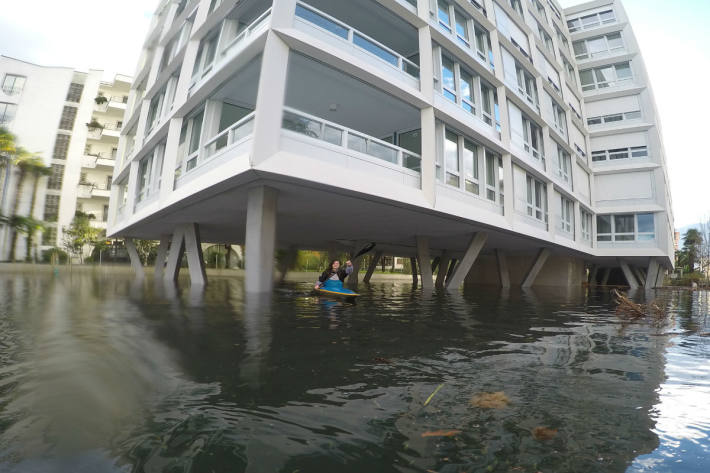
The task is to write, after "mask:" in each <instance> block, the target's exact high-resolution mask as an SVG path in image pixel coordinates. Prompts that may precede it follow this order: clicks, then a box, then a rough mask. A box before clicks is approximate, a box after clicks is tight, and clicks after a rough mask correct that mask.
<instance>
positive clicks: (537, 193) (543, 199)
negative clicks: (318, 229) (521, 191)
mask: <svg viewBox="0 0 710 473" xmlns="http://www.w3.org/2000/svg"><path fill="white" fill-rule="evenodd" d="M525 189H526V193H525V194H526V200H525V204H526V205H525V211H526V214H527V216H528V217H530V218H533V219H535V220H537V221H539V222H542V223H545V224H547V222H548V215H547V212H548V208H547V185H546V184H545V183H544V182H542V181H541V180H539V179H536V178H535V177H533V176H532V175H531V174H528V173H525ZM538 204H539V205H538Z"/></svg>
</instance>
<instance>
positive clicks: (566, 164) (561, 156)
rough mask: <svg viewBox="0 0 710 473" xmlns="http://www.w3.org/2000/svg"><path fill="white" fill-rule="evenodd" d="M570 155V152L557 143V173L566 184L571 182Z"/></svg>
mask: <svg viewBox="0 0 710 473" xmlns="http://www.w3.org/2000/svg"><path fill="white" fill-rule="evenodd" d="M571 170H572V157H571V156H570V154H569V153H568V152H567V151H565V150H564V148H562V146H560V145H559V144H558V145H557V175H558V176H559V177H560V178H561V179H562V180H563V181H564V182H566V183H567V184H572V178H571V176H572V174H571V172H570V171H571Z"/></svg>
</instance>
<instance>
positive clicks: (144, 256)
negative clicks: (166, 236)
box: [133, 239, 160, 266]
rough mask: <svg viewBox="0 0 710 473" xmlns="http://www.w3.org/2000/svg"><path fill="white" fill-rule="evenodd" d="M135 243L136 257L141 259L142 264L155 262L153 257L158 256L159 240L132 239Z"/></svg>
mask: <svg viewBox="0 0 710 473" xmlns="http://www.w3.org/2000/svg"><path fill="white" fill-rule="evenodd" d="M133 243H134V244H135V245H136V251H137V252H138V257H139V258H140V259H141V263H142V264H143V266H147V265H149V264H154V263H155V258H156V257H157V256H158V245H159V244H160V242H159V241H156V240H138V239H136V240H133Z"/></svg>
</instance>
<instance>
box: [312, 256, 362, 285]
mask: <svg viewBox="0 0 710 473" xmlns="http://www.w3.org/2000/svg"><path fill="white" fill-rule="evenodd" d="M352 272H353V264H352V262H350V260H348V261H346V262H345V269H341V268H340V261H338V260H337V259H335V260H333V261H331V262H330V266H328V269H326V270H325V271H323V274H321V275H320V277H319V278H318V282H317V283H316V286H315V288H316V289H320V288H321V287H323V288H324V289H327V288H328V287H331V288H334V289H342V288H343V281H344V280H345V278H346V277H348V275H349V274H350V273H352Z"/></svg>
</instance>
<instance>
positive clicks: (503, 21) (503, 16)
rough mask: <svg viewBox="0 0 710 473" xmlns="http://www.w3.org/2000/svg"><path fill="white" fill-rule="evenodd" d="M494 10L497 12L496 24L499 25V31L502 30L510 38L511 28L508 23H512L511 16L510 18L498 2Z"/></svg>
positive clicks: (494, 5)
mask: <svg viewBox="0 0 710 473" xmlns="http://www.w3.org/2000/svg"><path fill="white" fill-rule="evenodd" d="M493 11H494V12H495V14H496V26H497V27H498V31H500V32H501V33H502V34H503V35H504V36H507V37H508V38H510V30H509V28H508V25H510V18H508V14H507V13H505V12H504V11H503V9H502V8H501V7H499V6H498V4H496V3H494V4H493Z"/></svg>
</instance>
